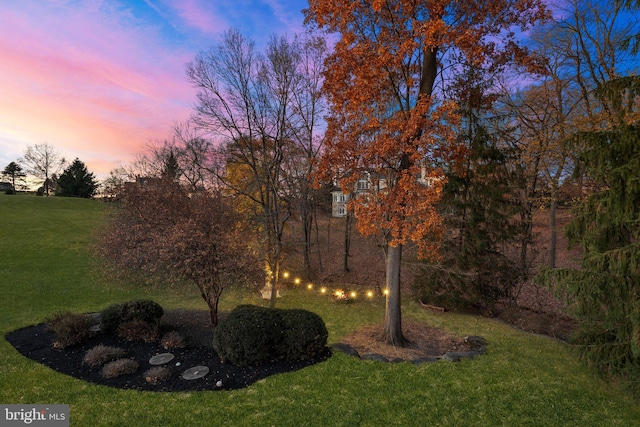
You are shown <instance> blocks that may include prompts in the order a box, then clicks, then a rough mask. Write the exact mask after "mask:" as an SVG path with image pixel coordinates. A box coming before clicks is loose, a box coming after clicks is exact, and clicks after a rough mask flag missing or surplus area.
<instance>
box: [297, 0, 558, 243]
mask: <svg viewBox="0 0 640 427" xmlns="http://www.w3.org/2000/svg"><path fill="white" fill-rule="evenodd" d="M306 16H307V21H308V22H310V23H314V24H316V25H318V26H319V27H320V28H322V29H326V30H327V31H329V32H332V33H337V34H338V35H339V39H338V41H337V43H336V45H335V49H334V53H333V54H332V55H331V56H330V57H329V59H328V61H327V63H326V65H327V69H326V73H325V78H326V80H325V84H324V90H325V92H326V94H327V96H328V98H329V102H330V105H331V108H332V112H331V115H330V118H329V126H328V131H327V139H326V150H325V152H324V158H323V162H322V164H321V169H322V172H323V173H324V177H325V178H335V177H337V178H339V179H340V183H341V186H342V187H343V188H350V187H352V186H353V184H354V182H355V181H357V179H358V178H359V177H362V176H363V174H364V173H365V172H376V173H378V174H379V175H381V176H384V177H385V178H386V184H387V186H388V188H387V189H386V191H384V192H380V193H378V194H375V195H373V194H372V195H370V196H371V197H365V198H362V199H360V200H359V201H358V204H357V206H354V209H355V211H356V213H357V215H358V219H359V224H360V230H361V231H362V232H364V233H373V232H377V231H380V230H382V231H385V232H388V233H390V234H389V240H388V242H389V243H390V244H391V245H398V244H404V243H406V242H407V240H413V241H417V242H423V243H425V242H424V240H423V237H424V236H425V235H427V234H428V233H429V232H430V231H432V230H433V229H434V226H437V225H438V224H439V220H438V219H437V217H436V214H435V212H434V210H433V204H434V202H435V201H436V200H437V199H438V197H439V186H438V185H432V186H429V187H427V186H424V185H420V183H419V182H418V181H417V180H416V177H418V176H420V170H421V168H424V167H427V168H428V172H427V174H428V175H429V176H432V177H437V176H442V173H441V171H440V170H438V169H437V168H436V166H437V164H438V163H439V160H443V159H450V158H451V157H452V156H453V157H455V156H463V155H465V152H464V149H462V148H461V147H460V146H458V145H457V144H456V140H455V135H454V133H453V131H452V127H451V126H450V124H451V123H448V121H455V120H456V117H455V115H454V114H453V111H454V106H453V105H452V103H451V102H446V101H445V100H442V99H440V100H439V99H437V97H436V96H435V94H434V84H435V81H436V72H437V71H438V69H442V67H444V66H445V65H452V66H453V67H455V64H456V63H459V62H460V61H461V60H462V59H464V60H465V61H466V62H467V63H470V64H476V65H483V66H484V68H488V69H490V70H496V69H498V68H499V67H501V66H503V65H504V64H507V63H509V62H517V63H520V64H521V65H534V61H533V57H532V56H531V55H529V53H528V52H527V51H526V49H523V48H521V47H520V46H519V45H518V43H517V39H516V36H515V34H514V33H513V32H511V28H512V27H514V26H517V27H518V28H521V29H526V28H527V27H529V26H531V25H533V24H534V23H536V22H538V21H539V20H542V19H545V18H546V17H547V11H546V9H545V7H544V5H543V2H542V1H539V0H525V1H505V0H476V1H473V0H472V1H468V0H467V1H451V0H439V1H438V0H435V1H415V0H396V1H384V0H373V1H371V0H369V1H357V2H354V1H352V0H332V1H327V0H311V1H310V2H309V9H308V10H307V11H306ZM445 61H449V62H450V64H445ZM487 64H489V67H487ZM422 249H423V254H425V255H426V254H428V252H429V247H428V246H423V247H422Z"/></svg>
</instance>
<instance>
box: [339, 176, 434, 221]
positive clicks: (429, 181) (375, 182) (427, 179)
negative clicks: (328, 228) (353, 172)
mask: <svg viewBox="0 0 640 427" xmlns="http://www.w3.org/2000/svg"><path fill="white" fill-rule="evenodd" d="M442 178H443V177H438V178H434V177H432V176H427V169H426V168H424V167H423V168H421V169H420V176H419V177H418V182H420V183H421V184H423V185H426V186H428V187H430V186H432V185H433V183H434V182H436V181H440V180H442ZM386 187H387V180H386V178H385V177H384V176H382V175H378V174H373V173H369V172H367V173H366V174H365V176H364V177H362V178H360V179H359V180H358V182H356V184H355V186H354V189H353V191H352V192H350V193H346V192H344V191H343V190H342V189H341V188H339V187H338V186H335V187H334V189H333V190H332V191H331V216H333V217H335V218H342V217H345V216H347V202H348V201H349V199H350V198H351V197H358V196H359V195H361V194H365V193H368V192H369V191H374V192H378V191H380V190H384V189H385V188H386Z"/></svg>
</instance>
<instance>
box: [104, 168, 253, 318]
mask: <svg viewBox="0 0 640 427" xmlns="http://www.w3.org/2000/svg"><path fill="white" fill-rule="evenodd" d="M239 225H240V221H239V217H238V214H237V213H236V212H235V210H234V208H233V206H232V205H231V203H230V202H228V201H227V200H226V199H225V198H224V197H223V196H222V195H221V194H220V193H218V192H205V191H203V192H200V193H188V192H187V191H185V189H184V188H183V187H182V186H181V185H180V184H179V183H177V182H176V181H175V180H173V179H171V178H170V177H166V176H165V177H164V178H160V179H155V180H146V182H145V184H134V185H130V186H127V187H126V190H125V192H124V196H123V201H122V204H121V207H120V208H119V209H118V210H117V211H116V213H115V214H114V216H113V217H112V219H111V222H110V223H109V225H108V226H107V227H106V229H105V230H104V231H103V233H102V235H101V238H100V244H99V252H100V253H101V254H102V255H103V256H104V258H105V259H106V261H107V264H108V265H109V266H111V267H112V268H113V270H114V271H120V272H125V273H136V272H141V273H143V274H145V275H149V276H151V277H153V278H157V279H164V280H169V281H171V282H173V283H176V284H182V283H185V281H188V282H192V283H194V284H195V285H196V286H197V287H198V290H199V291H200V295H201V296H202V298H203V299H204V300H205V302H206V303H207V306H208V307H209V314H210V318H211V323H212V324H213V325H214V326H215V325H217V323H218V301H219V299H220V295H221V294H222V291H223V290H224V289H225V288H226V287H227V286H230V285H233V284H235V283H240V282H241V281H245V280H248V279H252V278H255V277H256V275H259V274H260V273H261V269H259V268H258V261H257V260H256V259H255V258H254V257H253V256H252V253H251V252H250V251H249V250H248V247H247V246H248V245H247V242H248V241H249V239H248V237H247V236H246V235H245V233H244V231H243V230H242V229H241V227H240V226H239Z"/></svg>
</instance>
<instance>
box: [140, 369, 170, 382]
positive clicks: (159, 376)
mask: <svg viewBox="0 0 640 427" xmlns="http://www.w3.org/2000/svg"><path fill="white" fill-rule="evenodd" d="M170 376H171V370H170V369H169V368H167V367H165V366H154V367H153V368H151V369H149V370H147V372H145V373H144V380H145V381H146V382H148V383H151V384H158V383H161V382H163V381H166V380H168V379H169V377H170Z"/></svg>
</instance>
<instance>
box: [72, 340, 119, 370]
mask: <svg viewBox="0 0 640 427" xmlns="http://www.w3.org/2000/svg"><path fill="white" fill-rule="evenodd" d="M125 354H126V352H125V350H123V349H121V348H117V347H110V346H106V345H102V344H99V345H97V346H95V347H93V348H91V349H90V350H88V351H87V353H86V354H85V355H84V358H83V359H82V362H83V363H84V364H86V365H89V366H101V365H104V364H105V363H107V362H110V361H112V360H115V359H119V358H121V357H123V356H124V355H125Z"/></svg>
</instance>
